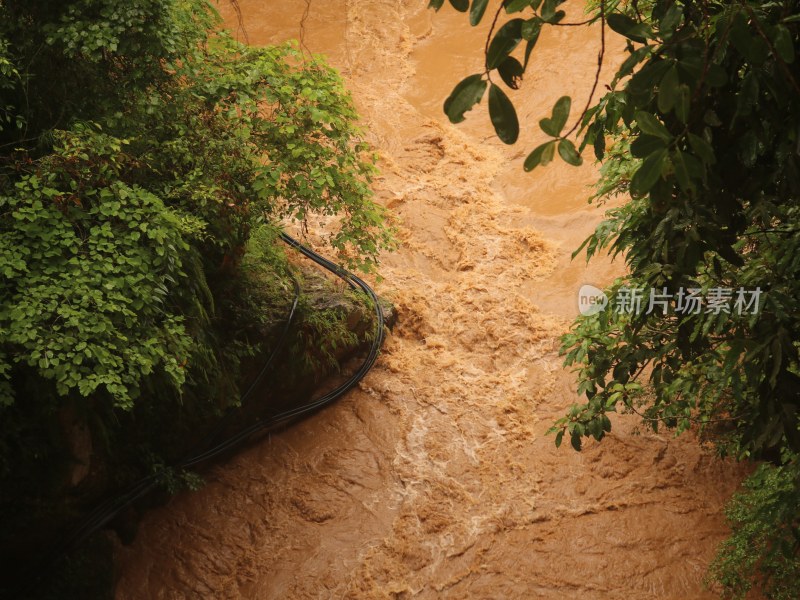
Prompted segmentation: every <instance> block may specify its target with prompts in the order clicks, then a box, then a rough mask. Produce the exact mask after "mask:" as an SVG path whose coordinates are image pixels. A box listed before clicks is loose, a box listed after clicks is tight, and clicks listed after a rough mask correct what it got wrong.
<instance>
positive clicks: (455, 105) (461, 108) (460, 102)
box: [444, 73, 486, 123]
mask: <svg viewBox="0 0 800 600" xmlns="http://www.w3.org/2000/svg"><path fill="white" fill-rule="evenodd" d="M485 91H486V81H484V79H483V76H482V75H481V74H480V73H477V74H475V75H470V76H469V77H467V78H466V79H464V80H462V81H461V83H459V84H458V85H457V86H456V87H455V88H453V91H452V93H451V94H450V96H448V97H447V100H445V101H444V112H445V114H447V117H448V118H449V119H450V122H451V123H460V122H461V121H463V120H464V113H465V112H467V111H468V110H471V109H472V107H473V106H475V105H476V104H477V103H478V102H480V101H481V98H483V93H484V92H485Z"/></svg>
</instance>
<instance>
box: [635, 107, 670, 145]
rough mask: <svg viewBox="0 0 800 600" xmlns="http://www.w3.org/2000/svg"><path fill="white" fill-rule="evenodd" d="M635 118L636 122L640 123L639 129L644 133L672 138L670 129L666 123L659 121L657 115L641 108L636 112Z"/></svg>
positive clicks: (663, 138)
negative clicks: (665, 125)
mask: <svg viewBox="0 0 800 600" xmlns="http://www.w3.org/2000/svg"><path fill="white" fill-rule="evenodd" d="M635 118H636V124H637V125H639V129H640V130H641V132H642V133H646V134H648V135H654V136H656V137H660V138H661V139H662V140H670V139H672V136H671V135H670V133H669V130H668V129H667V128H666V127H664V124H663V123H662V122H661V121H659V120H658V119H657V118H656V117H655V115H653V114H651V113H648V112H645V111H643V110H640V111H637V112H636V115H635Z"/></svg>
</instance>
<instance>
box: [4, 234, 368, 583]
mask: <svg viewBox="0 0 800 600" xmlns="http://www.w3.org/2000/svg"><path fill="white" fill-rule="evenodd" d="M280 237H281V240H283V241H284V242H285V243H286V244H288V245H289V246H291V247H292V248H294V249H295V250H297V251H298V252H300V253H301V254H302V255H304V256H305V257H307V258H309V259H310V260H312V261H314V262H315V263H317V264H318V265H320V266H321V267H323V268H324V269H327V270H328V271H330V272H331V273H333V274H334V275H336V276H337V277H339V278H341V279H342V280H344V281H345V282H346V283H347V284H348V285H349V286H350V287H351V288H352V289H356V288H360V289H361V290H362V291H363V292H364V293H366V294H367V296H369V298H370V300H371V301H372V303H373V307H374V309H375V317H376V324H375V336H374V338H373V340H372V344H371V345H370V349H369V353H368V354H367V357H366V358H365V359H364V361H363V362H362V364H361V366H360V367H359V368H358V370H356V372H355V373H354V374H353V375H351V376H350V377H348V378H347V380H346V381H344V382H343V383H341V384H340V385H338V386H337V387H336V388H334V389H333V390H331V391H330V392H328V393H326V394H324V395H323V396H321V397H320V398H317V399H316V400H312V401H310V402H308V403H306V404H303V405H300V406H296V407H294V408H290V409H287V410H284V411H282V412H279V413H277V414H275V415H272V416H270V417H267V418H264V419H260V420H258V421H256V422H255V423H253V424H252V425H250V426H248V427H245V428H244V429H242V430H241V431H239V432H238V433H236V434H234V435H232V436H231V437H229V438H228V439H226V440H224V441H223V442H221V443H219V444H217V445H215V446H214V447H212V448H208V449H207V450H205V451H203V452H200V453H198V454H195V455H193V456H189V457H186V458H184V459H182V460H180V461H178V462H177V463H176V464H174V465H172V468H173V469H175V470H182V469H188V468H190V467H193V466H196V465H198V464H200V463H203V462H205V461H207V460H209V459H211V458H214V457H216V456H219V455H221V454H224V453H225V452H227V451H228V450H230V449H231V448H232V447H234V446H236V445H238V444H240V443H241V442H242V441H244V440H245V439H247V438H248V437H250V436H251V435H253V434H254V433H256V432H259V431H266V430H272V429H277V428H279V427H283V426H285V425H287V424H288V423H290V422H291V421H294V420H296V419H298V418H300V417H303V416H306V415H309V414H311V413H312V412H315V411H317V410H319V409H320V408H322V407H324V406H326V405H328V404H330V403H332V402H333V401H335V400H337V399H338V398H339V397H341V396H342V395H344V394H345V393H347V392H348V391H350V390H351V389H353V388H354V387H355V386H356V385H358V383H359V382H360V381H361V380H362V379H363V378H364V377H365V376H366V374H367V373H368V372H369V370H370V369H371V368H372V366H373V365H374V364H375V361H376V360H377V358H378V353H379V352H380V348H381V345H382V344H383V338H384V315H383V309H382V308H381V305H380V302H379V300H378V296H377V295H376V294H375V292H374V291H373V290H372V288H371V287H370V286H369V285H368V284H367V283H366V282H364V280H362V279H361V278H360V277H358V276H356V275H354V274H353V273H351V272H349V271H347V270H346V269H344V268H342V267H341V266H339V265H337V264H336V263H334V262H331V261H330V260H328V259H326V258H324V257H323V256H321V255H319V254H317V253H316V252H314V251H313V250H311V249H310V248H307V247H306V246H304V245H303V244H301V243H300V242H298V241H297V240H296V239H294V238H293V237H291V236H289V235H287V234H285V233H281V236H280ZM294 286H295V297H294V302H293V303H292V307H291V310H290V312H289V316H288V318H287V320H286V325H285V326H284V329H283V332H282V333H281V336H280V339H279V341H278V344H277V346H275V348H274V349H273V351H272V353H271V354H270V356H269V358H268V359H267V361H266V362H265V363H264V366H263V367H262V368H261V370H260V371H259V373H258V375H257V376H256V378H255V380H254V381H253V382H252V383H251V384H250V386H249V387H248V388H247V390H246V391H245V392H244V394H242V397H241V400H242V402H244V400H246V399H247V397H249V396H250V394H252V393H253V391H254V390H255V389H256V387H257V386H258V385H259V384H260V383H261V381H262V380H263V378H264V376H265V375H266V373H267V371H268V369H269V366H270V364H271V363H272V361H273V359H274V358H275V356H276V355H277V353H278V350H279V349H280V347H281V346H282V345H283V343H284V342H285V339H286V336H287V334H288V331H289V328H290V325H291V322H292V319H293V317H294V314H295V310H296V309H297V303H298V300H299V292H300V290H299V285H298V283H297V281H296V280H294ZM158 481H159V473H153V474H151V475H147V476H146V477H143V478H142V479H140V480H139V481H137V482H136V483H134V484H133V485H131V487H129V488H128V490H127V491H126V492H124V493H123V494H121V495H119V496H117V497H115V498H112V499H110V500H108V501H106V502H104V503H102V504H100V505H99V506H97V507H96V508H95V509H94V510H93V511H92V512H91V513H89V514H88V515H86V517H84V519H83V520H82V521H81V522H80V523H79V524H78V525H77V526H76V527H75V528H73V529H72V531H71V532H70V533H69V534H68V535H67V536H65V537H64V538H63V539H62V540H61V541H60V542H59V543H57V544H56V545H55V546H54V547H53V548H51V550H50V551H49V552H48V553H47V554H46V556H45V557H43V559H42V560H41V561H38V564H37V568H36V569H35V570H34V571H33V574H32V575H31V576H30V577H28V578H26V580H27V585H24V587H23V588H22V589H21V590H19V591H18V593H17V594H16V595H14V596H11V597H14V598H17V597H19V596H20V595H21V594H20V593H30V592H32V591H33V590H34V589H35V588H36V587H37V586H38V584H39V583H40V582H41V581H42V579H43V578H44V577H45V575H46V574H47V573H49V571H50V569H49V567H52V565H53V564H54V563H55V562H56V561H57V560H58V559H59V558H61V556H63V555H64V554H65V553H66V552H67V551H68V550H70V549H72V548H74V547H75V546H77V545H78V544H80V543H81V542H82V541H84V540H85V539H87V538H88V537H89V536H90V535H92V534H93V533H95V532H96V531H98V530H99V529H100V528H102V527H103V526H104V525H106V524H107V523H108V522H109V521H111V520H112V519H113V518H114V517H115V516H116V515H117V514H118V513H119V512H120V511H121V510H123V509H124V508H126V507H128V506H131V505H132V504H133V503H134V502H136V501H137V500H139V499H140V498H142V497H143V496H145V495H146V494H147V493H148V492H150V491H151V490H152V489H153V488H154V487H155V486H156V485H157V484H158Z"/></svg>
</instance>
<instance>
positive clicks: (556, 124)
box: [539, 96, 572, 137]
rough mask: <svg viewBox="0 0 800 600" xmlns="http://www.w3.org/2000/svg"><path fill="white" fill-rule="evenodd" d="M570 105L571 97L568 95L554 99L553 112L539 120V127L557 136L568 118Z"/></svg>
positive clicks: (548, 133)
mask: <svg viewBox="0 0 800 600" xmlns="http://www.w3.org/2000/svg"><path fill="white" fill-rule="evenodd" d="M571 106H572V99H571V98H570V97H569V96H562V97H561V98H559V99H558V100H556V103H555V105H554V106H553V114H552V116H551V117H550V118H546V119H542V120H541V121H539V127H541V128H542V131H544V132H545V133H546V134H547V135H552V136H553V137H558V136H559V135H561V130H562V129H564V125H566V123H567V119H568V118H569V109H570V107H571Z"/></svg>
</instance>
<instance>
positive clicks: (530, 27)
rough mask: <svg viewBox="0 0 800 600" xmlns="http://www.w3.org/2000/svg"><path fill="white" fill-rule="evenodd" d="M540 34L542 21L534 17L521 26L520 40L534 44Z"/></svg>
mask: <svg viewBox="0 0 800 600" xmlns="http://www.w3.org/2000/svg"><path fill="white" fill-rule="evenodd" d="M541 32H542V20H541V19H538V18H536V17H533V18H532V19H528V20H527V21H525V22H524V23H523V24H522V29H521V31H520V33H521V34H522V39H523V40H527V41H529V42H533V43H536V40H538V39H539V34H540V33H541Z"/></svg>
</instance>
